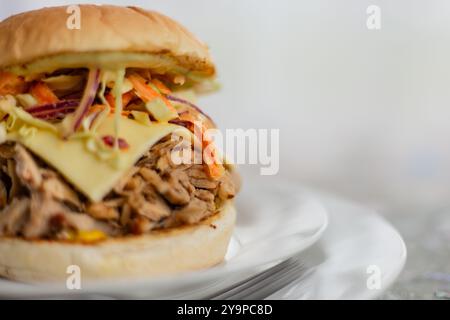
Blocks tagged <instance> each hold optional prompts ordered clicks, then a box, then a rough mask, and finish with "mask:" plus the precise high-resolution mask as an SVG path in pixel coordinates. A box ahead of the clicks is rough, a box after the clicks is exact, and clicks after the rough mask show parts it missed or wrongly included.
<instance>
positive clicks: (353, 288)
mask: <svg viewBox="0 0 450 320" xmlns="http://www.w3.org/2000/svg"><path fill="white" fill-rule="evenodd" d="M247 183H248V182H247ZM259 185H261V183H259ZM252 189H253V190H254V193H255V194H257V193H258V194H263V195H264V201H265V202H267V203H275V200H276V199H278V197H279V196H278V195H277V193H278V192H288V193H291V194H292V193H295V192H297V193H298V194H301V195H302V196H303V197H304V198H310V197H314V198H315V199H317V200H319V201H320V203H322V204H323V205H324V206H325V208H326V210H327V213H328V217H329V225H328V227H327V230H325V232H324V234H323V235H322V237H321V238H320V240H319V241H318V242H317V243H316V244H314V245H313V246H312V247H310V248H308V249H307V250H305V251H303V252H302V253H301V254H300V260H301V261H302V262H304V264H305V266H306V267H307V268H308V271H307V274H306V275H305V276H303V277H302V278H300V279H298V280H296V281H293V282H292V283H291V284H290V285H289V286H287V287H285V288H283V289H282V290H280V291H278V292H276V293H274V294H272V295H271V296H270V297H269V298H268V299H373V298H376V297H378V296H380V295H381V294H382V293H383V292H384V291H385V290H386V289H387V288H388V287H389V286H390V285H391V284H392V283H393V282H394V281H395V279H396V278H397V277H398V275H399V274H400V272H401V270H402V269H403V266H404V264H405V260H406V247H405V243H404V242H403V239H402V238H401V236H400V234H399V233H398V232H397V231H396V230H395V229H394V228H393V227H392V226H391V225H390V224H389V223H388V222H387V221H386V220H385V219H384V218H383V217H381V216H380V215H378V214H376V212H374V211H373V210H371V209H369V208H366V207H364V206H361V205H357V204H354V203H352V202H349V201H347V200H343V199H339V198H336V197H332V196H329V195H324V194H321V193H319V192H313V191H309V190H305V189H302V188H300V187H298V186H297V185H296V184H288V183H287V182H276V181H275V182H273V183H271V187H270V189H271V190H272V191H270V192H262V191H260V188H259V187H258V183H254V184H253V187H252ZM255 200H256V199H253V198H252V197H251V196H250V197H249V198H248V199H246V201H245V203H246V205H247V206H251V205H252V203H253V202H254V201H255ZM378 271H379V272H380V273H379V276H380V277H379V286H377V285H376V283H375V282H374V281H377V280H378V279H376V278H377V274H376V273H377V272H378ZM253 273H254V271H253ZM251 275H252V272H246V273H242V274H234V275H233V277H231V278H228V279H227V280H226V281H218V282H216V283H214V284H211V285H209V286H207V287H203V288H200V289H198V290H196V291H192V292H189V293H188V294H183V295H180V296H178V297H177V298H201V297H204V296H206V295H209V294H213V293H214V292H217V291H218V290H220V289H223V288H225V287H228V286H229V284H230V283H234V282H237V281H240V280H242V279H245V278H246V277H249V276H251ZM368 282H369V286H368V285H367V283H368Z"/></svg>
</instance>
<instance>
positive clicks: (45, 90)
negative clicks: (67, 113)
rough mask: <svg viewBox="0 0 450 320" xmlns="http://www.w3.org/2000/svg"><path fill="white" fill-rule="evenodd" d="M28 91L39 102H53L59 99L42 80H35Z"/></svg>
mask: <svg viewBox="0 0 450 320" xmlns="http://www.w3.org/2000/svg"><path fill="white" fill-rule="evenodd" d="M30 93H31V95H32V96H33V97H35V98H36V100H37V101H38V102H39V104H47V103H55V102H58V101H59V99H58V97H57V96H56V95H55V94H54V93H53V91H52V90H51V89H50V88H49V87H48V86H47V85H46V84H45V83H44V82H37V83H35V84H34V85H32V86H31V89H30Z"/></svg>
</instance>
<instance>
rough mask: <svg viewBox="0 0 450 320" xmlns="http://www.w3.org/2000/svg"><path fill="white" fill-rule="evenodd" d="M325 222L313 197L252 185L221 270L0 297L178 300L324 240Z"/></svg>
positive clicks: (39, 288) (16, 291)
mask: <svg viewBox="0 0 450 320" xmlns="http://www.w3.org/2000/svg"><path fill="white" fill-rule="evenodd" d="M247 186H249V185H248V184H247ZM327 223H328V219H327V213H326V210H325V208H324V207H323V206H322V205H321V204H320V202H318V201H317V200H315V199H314V197H311V196H306V195H304V194H300V193H296V192H291V191H290V190H289V189H283V188H281V187H279V188H273V187H258V188H256V187H255V186H253V187H248V188H247V189H244V190H243V192H242V194H240V196H239V201H238V222H237V227H236V230H235V233H234V235H233V238H232V241H231V243H230V247H229V250H228V253H227V256H226V259H225V262H224V263H222V264H221V265H219V266H217V267H214V268H212V269H209V270H205V271H198V272H192V273H187V274H183V275H178V276H171V277H164V278H158V279H150V278H144V279H122V280H114V281H112V280H111V281H94V282H92V281H91V282H86V283H84V282H82V288H81V290H68V289H67V288H66V286H65V283H58V284H41V285H28V284H21V283H17V282H12V281H8V280H0V296H2V297H16V298H19V297H22V298H25V297H51V296H53V297H55V296H56V297H63V296H69V295H73V294H75V295H76V296H78V295H82V296H83V297H88V296H89V297H101V296H109V297H115V298H132V297H135V298H139V297H145V298H170V297H174V296H180V295H183V294H187V293H189V292H193V291H198V289H199V288H204V287H205V286H209V285H210V284H211V283H214V282H215V281H220V280H221V279H225V278H227V277H228V276H231V275H233V274H236V273H237V272H239V273H241V272H249V271H250V270H260V269H261V268H263V267H264V266H267V265H268V264H270V263H273V262H276V261H280V260H281V259H284V258H286V257H288V256H291V255H293V254H294V253H296V252H300V251H302V250H304V249H306V248H307V247H309V246H311V245H312V244H313V243H314V242H316V241H317V240H318V239H319V238H320V236H321V235H322V233H323V231H324V230H325V228H326V226H327ZM81 273H82V270H81Z"/></svg>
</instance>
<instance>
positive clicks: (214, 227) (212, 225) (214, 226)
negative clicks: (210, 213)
mask: <svg viewBox="0 0 450 320" xmlns="http://www.w3.org/2000/svg"><path fill="white" fill-rule="evenodd" d="M209 226H210V227H211V228H213V229H217V226H216V225H215V224H212V223H211V224H210V225H209Z"/></svg>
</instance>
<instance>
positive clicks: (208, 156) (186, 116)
mask: <svg viewBox="0 0 450 320" xmlns="http://www.w3.org/2000/svg"><path fill="white" fill-rule="evenodd" d="M180 119H181V120H184V121H187V122H188V123H190V125H189V126H188V130H190V131H191V132H192V133H194V135H195V136H196V137H197V139H199V140H200V141H201V142H202V148H203V155H202V156H203V162H204V169H205V172H206V174H208V176H210V177H211V178H214V179H217V178H220V177H221V176H222V175H223V173H224V167H223V166H222V165H221V164H220V163H219V161H218V159H217V150H216V148H215V146H214V145H213V143H214V142H213V141H212V140H211V139H209V137H208V136H207V135H206V134H205V132H206V130H207V127H206V126H205V125H204V124H203V123H202V122H201V121H200V120H198V119H196V118H195V116H194V115H192V114H191V113H189V112H184V113H182V114H180Z"/></svg>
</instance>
